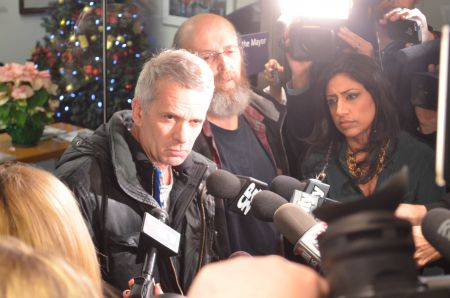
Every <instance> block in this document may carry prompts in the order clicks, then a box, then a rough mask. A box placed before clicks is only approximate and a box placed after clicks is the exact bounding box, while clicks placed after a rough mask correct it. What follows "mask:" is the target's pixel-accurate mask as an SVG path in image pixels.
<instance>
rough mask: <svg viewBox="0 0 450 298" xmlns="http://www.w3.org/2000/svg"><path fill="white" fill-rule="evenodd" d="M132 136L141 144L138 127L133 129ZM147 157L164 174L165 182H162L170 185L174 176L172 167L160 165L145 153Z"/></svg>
mask: <svg viewBox="0 0 450 298" xmlns="http://www.w3.org/2000/svg"><path fill="white" fill-rule="evenodd" d="M131 135H132V136H133V137H134V138H135V139H136V141H138V143H140V142H139V139H140V138H139V131H138V129H137V127H136V126H133V127H132V128H131ZM143 150H144V152H145V149H143ZM145 155H147V158H148V160H149V161H150V162H151V163H153V165H154V166H155V167H158V168H159V169H160V170H161V172H162V174H163V176H162V177H163V181H162V182H163V184H165V185H169V184H170V182H171V179H172V178H171V177H172V175H171V171H172V167H171V166H170V165H164V164H160V163H158V162H155V161H153V158H152V157H151V156H150V155H149V154H148V153H147V152H145Z"/></svg>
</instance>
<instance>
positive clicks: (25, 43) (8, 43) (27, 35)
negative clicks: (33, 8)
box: [0, 0, 45, 63]
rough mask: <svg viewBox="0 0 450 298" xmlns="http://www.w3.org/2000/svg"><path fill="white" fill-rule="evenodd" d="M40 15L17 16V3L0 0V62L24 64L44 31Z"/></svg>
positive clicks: (10, 0) (11, 0)
mask: <svg viewBox="0 0 450 298" xmlns="http://www.w3.org/2000/svg"><path fill="white" fill-rule="evenodd" d="M42 16H43V15H42V14H33V15H21V14H19V1H14V0H6V1H5V0H0V62H3V63H10V62H17V63H24V62H25V61H26V60H27V59H29V58H30V57H31V51H32V49H33V48H34V46H35V45H36V41H38V40H42V38H43V37H44V35H45V30H44V28H42V27H41V26H40V24H41V22H42V20H41V19H42Z"/></svg>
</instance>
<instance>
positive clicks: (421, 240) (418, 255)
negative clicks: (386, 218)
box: [412, 226, 442, 267]
mask: <svg viewBox="0 0 450 298" xmlns="http://www.w3.org/2000/svg"><path fill="white" fill-rule="evenodd" d="M412 232H413V233H412V235H413V239H414V244H415V246H416V251H415V252H414V260H415V261H416V264H417V266H419V267H423V266H425V265H426V264H428V263H430V262H433V261H436V260H438V259H440V258H442V255H441V254H440V253H439V252H438V251H437V250H436V249H435V248H434V247H433V246H431V244H430V243H429V242H428V241H427V240H426V239H425V237H423V234H422V228H421V227H420V226H414V227H413V230H412Z"/></svg>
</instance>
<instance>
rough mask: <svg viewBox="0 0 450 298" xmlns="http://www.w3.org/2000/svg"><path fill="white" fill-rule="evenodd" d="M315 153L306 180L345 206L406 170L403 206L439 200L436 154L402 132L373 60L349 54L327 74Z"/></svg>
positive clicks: (314, 136) (308, 159)
mask: <svg viewBox="0 0 450 298" xmlns="http://www.w3.org/2000/svg"><path fill="white" fill-rule="evenodd" d="M318 90H319V91H320V92H321V94H320V98H319V101H318V102H317V116H316V122H315V125H314V130H313V134H312V135H311V137H310V138H309V141H310V143H311V147H310V149H309V152H308V154H307V156H306V158H305V160H304V161H303V163H302V173H303V174H304V177H305V178H316V177H318V178H320V179H322V180H323V181H325V182H326V183H328V184H330V185H331V188H330V193H329V196H330V197H331V198H332V199H337V200H339V201H346V200H349V199H350V198H352V197H354V196H361V195H363V196H368V195H370V194H371V193H373V192H374V191H375V189H376V188H377V187H378V186H379V185H380V184H381V183H382V182H383V181H384V180H386V179H388V178H389V177H390V176H391V175H392V174H393V173H395V172H397V171H398V170H400V168H401V167H402V166H404V165H406V166H408V168H409V180H410V181H409V189H408V193H407V194H406V195H405V198H404V202H408V203H415V204H425V203H429V202H434V201H437V200H439V199H440V198H441V197H443V196H444V194H445V188H441V187H438V186H437V185H436V184H435V182H434V172H433V168H434V167H433V166H434V153H433V151H432V150H431V149H430V148H429V147H427V146H426V145H425V144H423V143H421V142H419V141H417V140H416V139H414V138H413V137H412V136H410V135H409V134H407V133H406V132H402V131H400V129H399V123H398V118H397V112H396V111H395V109H394V108H393V105H392V103H393V95H392V93H391V90H390V87H389V84H388V82H387V81H386V80H385V79H384V77H383V75H382V73H381V70H380V68H379V66H378V65H377V64H376V63H375V62H374V60H373V59H371V58H369V57H367V56H364V55H358V54H348V55H344V56H342V57H341V58H340V59H338V60H336V61H334V62H333V63H331V64H330V65H328V66H327V67H326V69H325V70H324V71H323V73H322V76H321V79H320V81H319V89H318Z"/></svg>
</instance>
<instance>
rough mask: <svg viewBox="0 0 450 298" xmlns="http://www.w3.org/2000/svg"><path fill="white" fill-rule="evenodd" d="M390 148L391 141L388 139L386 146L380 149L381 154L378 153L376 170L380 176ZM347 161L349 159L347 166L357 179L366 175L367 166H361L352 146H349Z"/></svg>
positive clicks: (376, 174) (376, 173)
mask: <svg viewBox="0 0 450 298" xmlns="http://www.w3.org/2000/svg"><path fill="white" fill-rule="evenodd" d="M388 148H389V141H387V142H386V143H385V144H384V146H383V147H382V148H381V150H380V154H379V155H378V160H377V168H376V170H375V175H374V176H378V175H379V174H380V173H381V171H382V170H383V168H384V163H385V161H386V152H387V149H388ZM345 157H346V161H347V167H348V171H349V172H350V174H351V175H352V176H353V177H355V178H356V179H360V178H361V177H362V176H365V175H366V174H367V168H366V167H364V168H363V167H359V166H358V165H357V163H356V155H355V153H354V152H353V151H352V150H351V149H350V147H347V152H346V156H345Z"/></svg>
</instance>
